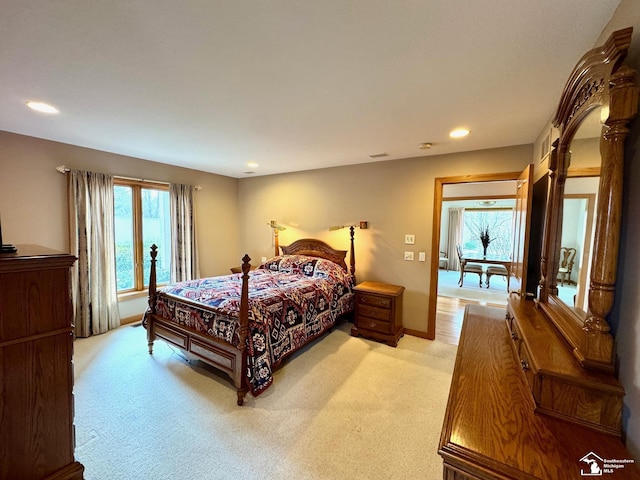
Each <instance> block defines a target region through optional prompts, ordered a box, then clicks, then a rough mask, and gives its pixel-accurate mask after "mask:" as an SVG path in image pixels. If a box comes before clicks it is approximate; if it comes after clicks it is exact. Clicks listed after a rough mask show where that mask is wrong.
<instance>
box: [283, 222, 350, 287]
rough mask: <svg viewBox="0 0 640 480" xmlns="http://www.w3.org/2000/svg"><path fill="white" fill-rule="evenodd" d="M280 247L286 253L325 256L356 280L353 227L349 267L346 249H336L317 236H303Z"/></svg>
mask: <svg viewBox="0 0 640 480" xmlns="http://www.w3.org/2000/svg"><path fill="white" fill-rule="evenodd" d="M280 249H281V250H282V253H283V254H285V255H309V256H311V257H319V258H325V259H327V260H331V261H332V262H333V263H337V264H338V265H340V266H341V267H342V268H344V269H345V271H347V272H349V273H350V274H351V278H353V282H354V283H355V281H356V259H355V254H354V247H353V229H352V230H351V255H350V258H349V268H347V264H346V262H345V258H346V256H347V251H346V250H336V249H334V248H332V247H331V246H330V245H328V244H327V243H325V242H323V241H322V240H317V239H315V238H301V239H300V240H296V241H295V242H293V243H292V244H290V245H281V246H280Z"/></svg>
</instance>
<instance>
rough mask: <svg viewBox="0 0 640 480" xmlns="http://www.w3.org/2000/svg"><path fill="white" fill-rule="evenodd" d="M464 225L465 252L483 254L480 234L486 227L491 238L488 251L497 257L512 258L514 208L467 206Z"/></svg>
mask: <svg viewBox="0 0 640 480" xmlns="http://www.w3.org/2000/svg"><path fill="white" fill-rule="evenodd" d="M463 225H464V227H463V230H462V249H463V250H464V251H465V253H474V254H477V255H482V254H483V248H482V241H481V240H480V234H481V233H482V232H483V231H484V230H485V229H486V230H487V231H488V232H489V238H490V240H491V242H490V243H489V248H488V249H487V252H488V253H490V254H491V255H493V256H496V257H505V258H510V256H511V230H512V228H513V209H511V208H491V209H488V208H483V209H470V208H467V209H465V210H464V216H463Z"/></svg>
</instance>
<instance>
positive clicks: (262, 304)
mask: <svg viewBox="0 0 640 480" xmlns="http://www.w3.org/2000/svg"><path fill="white" fill-rule="evenodd" d="M352 288H353V282H352V279H351V276H350V275H349V274H348V273H347V272H346V271H345V270H344V269H342V268H341V267H340V266H338V265H336V264H335V263H333V262H331V261H329V260H325V259H321V258H315V257H309V256H304V255H282V256H278V257H275V258H272V259H271V260H269V261H268V262H266V263H264V264H262V265H260V267H258V268H257V269H256V270H253V271H251V272H249V334H248V337H247V346H246V348H247V353H248V355H247V378H248V384H249V390H250V391H251V393H252V394H253V395H254V396H257V395H259V394H260V393H262V392H263V391H264V390H266V389H267V388H268V387H269V385H271V383H272V382H273V376H272V373H273V369H274V368H275V367H276V366H277V365H278V364H280V363H281V362H282V360H283V359H284V358H285V357H286V356H287V355H289V354H291V353H293V352H295V351H296V350H298V349H299V348H301V347H302V346H303V345H305V344H306V343H307V342H309V341H310V340H311V339H313V338H315V337H317V336H319V335H321V334H322V333H323V332H325V331H326V330H327V329H329V328H330V327H331V326H333V325H334V324H335V322H336V320H337V318H338V317H339V316H340V315H342V314H344V313H347V312H350V311H352V310H353V293H352ZM241 289H242V280H241V274H233V275H226V276H222V277H211V278H203V279H198V280H192V281H187V282H181V283H176V284H173V285H170V286H168V287H165V288H163V289H161V290H159V291H158V296H157V301H156V313H158V314H159V315H161V316H163V317H164V318H167V319H171V320H173V321H174V322H176V323H178V324H180V325H185V326H188V327H191V328H194V329H195V330H197V331H199V332H206V333H207V334H208V335H211V336H213V337H216V338H219V339H222V340H225V341H227V342H229V343H231V344H233V345H238V330H239V329H238V314H239V311H240V295H241ZM182 300H187V301H188V302H184V301H182Z"/></svg>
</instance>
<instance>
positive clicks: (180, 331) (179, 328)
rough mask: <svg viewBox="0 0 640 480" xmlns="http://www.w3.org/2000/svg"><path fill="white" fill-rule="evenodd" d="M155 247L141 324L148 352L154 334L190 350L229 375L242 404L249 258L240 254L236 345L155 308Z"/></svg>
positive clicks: (152, 248)
mask: <svg viewBox="0 0 640 480" xmlns="http://www.w3.org/2000/svg"><path fill="white" fill-rule="evenodd" d="M157 250H158V247H156V245H152V246H151V273H150V275H149V307H148V308H147V311H146V312H145V316H144V321H143V324H144V326H145V327H146V329H147V343H148V346H149V354H153V342H154V341H155V339H156V337H159V338H161V339H163V340H164V341H166V342H169V343H170V344H172V345H175V346H177V347H179V348H180V349H182V350H184V351H186V352H189V353H191V354H192V355H194V356H196V357H198V358H199V359H200V360H202V361H203V362H205V363H207V364H209V365H211V366H213V367H215V368H217V369H219V370H221V371H222V372H224V373H226V374H227V375H229V377H231V380H232V381H233V384H234V386H235V387H236V392H237V397H238V399H237V403H238V405H242V404H243V403H244V397H245V395H246V394H247V392H248V391H249V388H248V385H247V377H246V373H245V372H246V368H247V358H246V344H247V342H246V340H247V334H248V332H249V270H250V269H251V263H250V262H251V258H250V257H249V256H248V255H245V256H244V257H243V258H242V277H241V278H242V292H241V297H240V317H239V331H238V333H239V342H238V343H239V345H238V346H235V345H232V344H231V343H229V342H225V341H224V340H219V339H216V338H213V337H210V336H208V335H205V334H202V333H201V332H198V331H196V330H194V329H192V328H189V327H186V326H184V325H178V324H177V323H175V322H172V321H170V320H169V319H166V318H163V317H162V316H160V315H158V313H157V312H156V295H157V283H156V257H157V255H158V251H157Z"/></svg>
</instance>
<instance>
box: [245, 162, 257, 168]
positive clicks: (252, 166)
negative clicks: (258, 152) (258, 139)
mask: <svg viewBox="0 0 640 480" xmlns="http://www.w3.org/2000/svg"><path fill="white" fill-rule="evenodd" d="M247 167H249V168H258V167H259V165H258V164H257V163H256V162H247Z"/></svg>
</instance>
